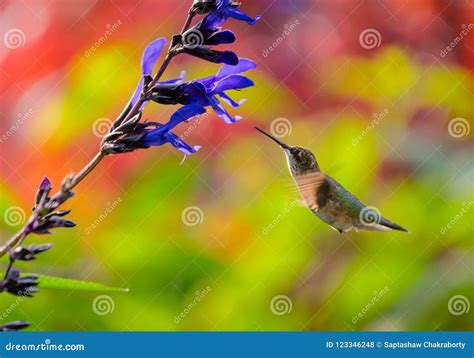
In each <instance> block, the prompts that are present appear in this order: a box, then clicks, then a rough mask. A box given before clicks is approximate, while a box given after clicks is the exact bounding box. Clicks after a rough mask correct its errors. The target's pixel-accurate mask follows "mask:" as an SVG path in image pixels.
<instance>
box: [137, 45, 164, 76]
mask: <svg viewBox="0 0 474 358" xmlns="http://www.w3.org/2000/svg"><path fill="white" fill-rule="evenodd" d="M165 44H166V40H165V38H163V37H161V38H159V39H156V40H155V41H153V42H151V43H150V44H149V45H148V46H147V47H146V48H145V51H143V56H142V74H143V75H151V74H152V72H153V67H154V66H155V63H156V60H157V59H158V57H160V54H161V51H162V50H163V47H164V46H165Z"/></svg>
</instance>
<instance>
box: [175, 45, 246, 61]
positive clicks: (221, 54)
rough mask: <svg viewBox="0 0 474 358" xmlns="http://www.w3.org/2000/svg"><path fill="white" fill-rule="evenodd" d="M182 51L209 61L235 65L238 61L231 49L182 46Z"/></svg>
mask: <svg viewBox="0 0 474 358" xmlns="http://www.w3.org/2000/svg"><path fill="white" fill-rule="evenodd" d="M182 51H183V52H184V53H187V54H189V55H191V56H195V57H199V58H201V59H203V60H206V61H209V62H214V63H225V64H228V65H237V64H238V63H239V58H238V57H237V55H236V54H235V53H234V52H232V51H216V50H211V49H208V48H205V47H196V48H192V49H191V48H184V49H183V50H182Z"/></svg>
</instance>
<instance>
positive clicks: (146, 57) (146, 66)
mask: <svg viewBox="0 0 474 358" xmlns="http://www.w3.org/2000/svg"><path fill="white" fill-rule="evenodd" d="M165 44H166V40H165V39H164V38H163V37H161V38H159V39H156V40H154V41H153V42H151V43H150V44H149V45H148V46H147V47H146V48H145V51H143V55H142V78H140V81H139V82H138V85H137V88H136V89H135V92H134V93H133V96H132V99H131V100H130V107H133V106H134V105H135V103H137V102H138V99H139V98H140V94H141V92H142V90H143V85H144V84H145V81H148V82H149V79H150V76H151V75H152V73H153V67H154V66H155V63H156V61H157V60H158V57H160V54H161V51H162V50H163V47H164V46H165ZM145 104H146V102H144V103H143V104H142V105H141V107H140V109H142V108H143V107H144V106H145Z"/></svg>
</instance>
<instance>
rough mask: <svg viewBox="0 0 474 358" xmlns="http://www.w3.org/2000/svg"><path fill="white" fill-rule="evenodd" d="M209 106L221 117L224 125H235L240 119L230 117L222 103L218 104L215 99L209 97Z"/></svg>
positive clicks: (238, 117)
mask: <svg viewBox="0 0 474 358" xmlns="http://www.w3.org/2000/svg"><path fill="white" fill-rule="evenodd" d="M211 106H212V109H213V110H214V111H215V112H216V114H217V115H218V116H219V117H221V118H222V119H223V120H224V122H225V123H235V122H237V121H238V120H239V119H242V117H240V116H235V117H232V116H231V115H230V114H229V112H227V111H226V109H225V108H224V106H223V105H222V103H220V102H219V101H218V100H217V98H215V97H211Z"/></svg>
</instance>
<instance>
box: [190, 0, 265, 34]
mask: <svg viewBox="0 0 474 358" xmlns="http://www.w3.org/2000/svg"><path fill="white" fill-rule="evenodd" d="M239 5H240V3H239V2H238V1H232V0H217V1H216V5H215V7H214V8H212V9H211V10H210V11H209V13H208V14H207V15H206V16H205V17H204V19H202V21H201V22H200V23H199V24H198V25H197V28H199V29H217V28H218V27H220V26H222V24H223V23H224V22H225V21H226V20H227V19H228V18H229V17H231V18H233V19H236V20H240V21H245V22H247V24H249V25H254V24H255V23H256V22H257V21H258V20H259V19H260V16H257V17H255V18H254V19H252V18H251V17H250V16H248V15H246V14H244V13H243V12H242V11H240V10H239Z"/></svg>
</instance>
